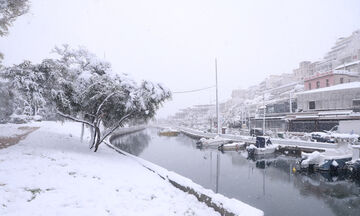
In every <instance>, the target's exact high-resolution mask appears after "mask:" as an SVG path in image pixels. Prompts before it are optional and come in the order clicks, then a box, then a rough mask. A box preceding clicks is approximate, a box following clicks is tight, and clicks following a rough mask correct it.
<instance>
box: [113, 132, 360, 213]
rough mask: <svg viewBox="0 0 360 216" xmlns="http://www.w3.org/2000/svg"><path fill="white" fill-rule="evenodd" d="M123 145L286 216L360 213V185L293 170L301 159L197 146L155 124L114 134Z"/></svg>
mask: <svg viewBox="0 0 360 216" xmlns="http://www.w3.org/2000/svg"><path fill="white" fill-rule="evenodd" d="M112 143H113V144H114V145H116V146H118V147H119V148H121V149H123V150H125V151H127V152H129V153H131V154H134V155H136V156H139V157H141V158H144V159H146V160H148V161H151V162H153V163H155V164H158V165H160V166H162V167H164V168H166V169H168V170H170V171H174V172H176V173H179V174H181V175H183V176H185V177H188V178H190V179H191V180H193V181H194V182H196V183H198V184H200V185H202V186H203V187H205V188H208V189H211V190H213V191H217V192H218V193H221V194H223V195H225V196H227V197H230V198H236V199H239V200H241V201H243V202H245V203H247V204H249V205H252V206H254V207H256V208H259V209H261V210H263V211H264V213H265V215H267V216H282V215H286V216H288V215H294V216H304V215H326V216H331V215H337V216H340V215H341V216H342V215H354V216H355V215H357V216H359V215H360V185H359V183H355V182H352V181H350V180H347V179H344V178H342V177H341V176H330V175H326V174H318V173H317V174H301V173H296V172H295V173H294V172H293V170H292V168H293V167H294V166H295V163H296V161H297V160H298V159H296V158H293V157H285V156H277V157H273V158H268V159H259V160H251V159H247V154H246V153H244V152H225V153H221V152H219V151H217V150H215V149H197V148H196V144H195V143H196V140H194V139H192V138H189V137H187V136H185V135H182V134H180V135H179V136H177V137H164V136H159V135H158V130H157V129H146V130H144V131H141V132H137V133H133V134H130V135H126V136H124V137H119V138H116V139H114V140H113V141H112Z"/></svg>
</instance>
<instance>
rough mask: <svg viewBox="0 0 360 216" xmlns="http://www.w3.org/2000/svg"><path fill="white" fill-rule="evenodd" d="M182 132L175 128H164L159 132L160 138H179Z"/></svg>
mask: <svg viewBox="0 0 360 216" xmlns="http://www.w3.org/2000/svg"><path fill="white" fill-rule="evenodd" d="M179 133H180V131H178V130H176V129H173V128H164V129H162V130H161V131H160V132H159V135H160V136H177V135H179Z"/></svg>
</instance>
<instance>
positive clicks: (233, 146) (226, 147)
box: [218, 142, 245, 151]
mask: <svg viewBox="0 0 360 216" xmlns="http://www.w3.org/2000/svg"><path fill="white" fill-rule="evenodd" d="M244 147H245V142H234V143H229V144H221V145H220V146H219V147H218V149H219V150H220V151H239V150H241V149H244Z"/></svg>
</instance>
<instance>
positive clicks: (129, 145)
mask: <svg viewBox="0 0 360 216" xmlns="http://www.w3.org/2000/svg"><path fill="white" fill-rule="evenodd" d="M150 140H151V137H150V135H149V134H148V133H146V132H140V133H132V134H128V135H126V136H117V137H116V136H115V137H112V139H111V143H112V144H113V145H115V146H117V147H118V148H120V149H122V150H124V151H126V152H128V153H130V154H133V155H136V156H139V155H140V154H141V153H142V152H143V151H144V149H145V148H147V147H148V146H149V142H150Z"/></svg>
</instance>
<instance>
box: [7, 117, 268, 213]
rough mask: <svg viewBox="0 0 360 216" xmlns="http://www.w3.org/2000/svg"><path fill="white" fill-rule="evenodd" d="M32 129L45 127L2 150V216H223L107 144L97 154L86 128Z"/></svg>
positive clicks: (46, 124) (54, 126)
mask: <svg viewBox="0 0 360 216" xmlns="http://www.w3.org/2000/svg"><path fill="white" fill-rule="evenodd" d="M26 125H27V126H39V127H40V128H39V129H38V130H36V131H34V132H33V133H31V134H29V135H28V137H27V138H25V139H24V140H22V141H20V142H19V143H18V144H16V145H14V146H11V147H8V148H6V149H2V150H0V215H90V214H92V215H219V214H218V213H217V212H215V211H214V210H213V209H212V208H209V207H208V206H206V205H205V204H203V203H201V202H198V200H197V199H196V198H195V196H192V195H190V194H187V193H184V192H182V191H180V190H178V189H177V188H175V187H173V186H172V185H171V184H170V183H169V182H168V181H166V180H164V179H162V178H161V177H159V176H158V175H157V174H155V173H153V172H150V171H149V170H148V169H147V168H145V167H144V166H142V165H140V164H139V163H138V161H136V160H134V159H133V158H131V157H127V156H124V155H120V154H118V153H116V152H114V151H113V150H112V149H110V148H108V147H107V146H106V145H101V146H100V149H99V152H97V153H93V152H92V151H91V150H89V149H88V144H87V143H86V142H84V143H81V142H80V141H79V140H80V139H79V136H80V131H81V124H78V123H72V122H66V123H65V124H64V125H61V123H56V122H35V123H30V124H26ZM19 126H23V125H19ZM7 128H11V127H9V124H7V125H0V129H1V131H2V133H6V132H5V130H6V129H7ZM12 128H13V127H12ZM10 133H11V132H10ZM87 136H88V134H86V135H85V137H87ZM173 176H176V175H175V174H174V175H173ZM229 204H230V203H229ZM245 205H246V204H245ZM234 208H235V207H234ZM248 209H250V210H251V209H253V210H254V211H250V212H248V211H247V210H248ZM242 210H243V212H244V214H243V215H262V211H260V210H257V209H255V208H253V207H250V206H249V208H243V209H242ZM251 212H256V213H258V214H251Z"/></svg>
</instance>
